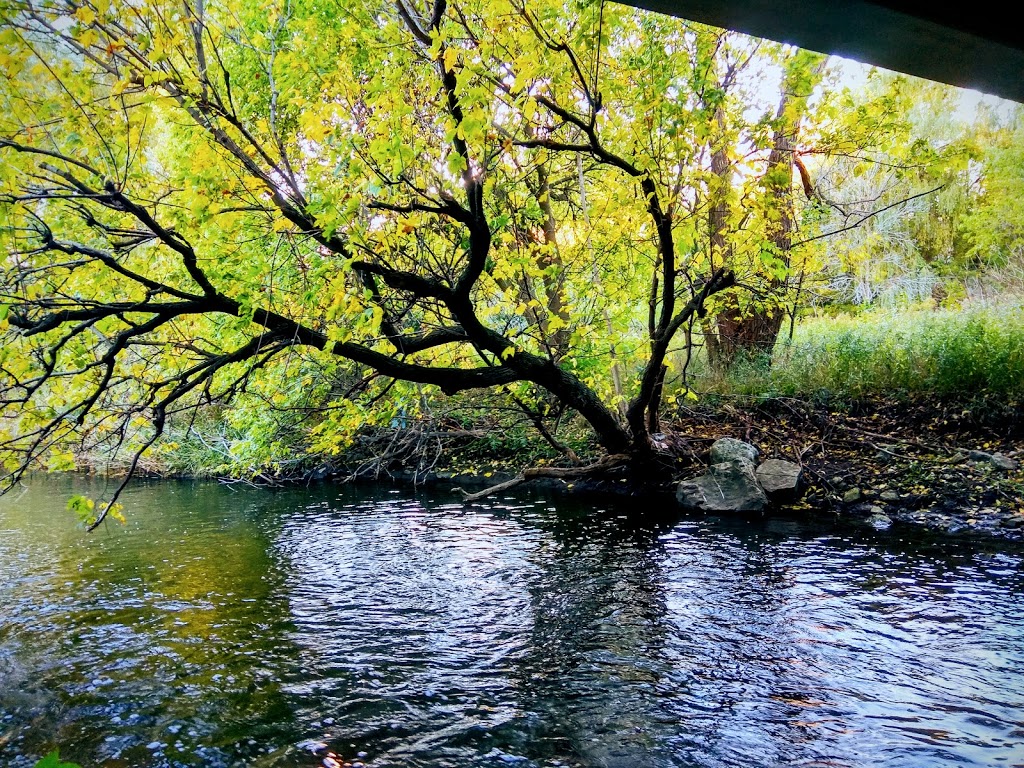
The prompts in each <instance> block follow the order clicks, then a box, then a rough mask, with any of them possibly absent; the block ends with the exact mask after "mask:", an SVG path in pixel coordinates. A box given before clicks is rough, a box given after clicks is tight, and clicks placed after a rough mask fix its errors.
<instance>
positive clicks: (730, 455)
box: [711, 437, 759, 464]
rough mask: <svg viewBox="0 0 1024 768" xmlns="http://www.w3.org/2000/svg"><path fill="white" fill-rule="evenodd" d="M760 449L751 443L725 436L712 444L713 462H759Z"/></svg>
mask: <svg viewBox="0 0 1024 768" xmlns="http://www.w3.org/2000/svg"><path fill="white" fill-rule="evenodd" d="M758 453H759V452H758V450H757V448H755V447H754V446H752V445H751V444H750V443H744V442H743V441H742V440H736V439H735V438H732V437H723V438H722V439H721V440H716V441H715V442H714V444H713V445H712V446H711V463H712V464H723V463H726V462H728V463H730V464H731V463H733V462H736V461H748V462H750V463H751V464H756V463H757V456H758Z"/></svg>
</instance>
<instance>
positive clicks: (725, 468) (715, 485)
mask: <svg viewBox="0 0 1024 768" xmlns="http://www.w3.org/2000/svg"><path fill="white" fill-rule="evenodd" d="M736 442H739V441H736ZM676 500H677V501H678V502H679V503H680V504H681V505H682V506H683V507H684V508H685V509H696V510H700V511H702V512H763V511H764V509H765V507H767V506H768V497H767V496H766V495H765V492H764V490H763V489H762V488H761V486H760V484H759V483H758V482H757V477H756V475H755V474H754V465H753V464H752V463H751V462H749V461H746V460H740V461H736V462H719V463H717V464H712V465H711V466H710V467H709V468H708V473H707V474H706V475H701V476H700V477H698V478H695V479H693V480H684V481H683V482H681V483H679V485H678V486H676Z"/></svg>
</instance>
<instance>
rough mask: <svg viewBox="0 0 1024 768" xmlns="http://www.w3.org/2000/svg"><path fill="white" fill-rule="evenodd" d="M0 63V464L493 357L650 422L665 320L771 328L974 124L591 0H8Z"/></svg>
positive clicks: (20, 463) (248, 436) (205, 445)
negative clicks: (0, 254)
mask: <svg viewBox="0 0 1024 768" xmlns="http://www.w3.org/2000/svg"><path fill="white" fill-rule="evenodd" d="M0 65H2V66H0V69H2V74H0V103H2V105H3V110H2V112H0V154H2V156H3V158H4V162H3V164H2V166H0V241H2V244H3V248H4V250H5V251H6V253H7V259H6V261H5V264H4V271H3V273H2V276H0V336H2V341H3V346H2V347H0V460H2V462H3V465H4V472H5V480H6V482H7V483H12V482H15V481H17V479H18V478H19V477H20V476H21V475H22V474H23V473H24V472H26V471H28V470H29V469H31V468H33V467H36V466H42V467H45V468H48V469H69V468H71V467H73V466H74V465H75V462H76V457H82V456H92V455H99V454H107V455H124V456H128V457H129V458H128V459H127V461H126V462H125V463H126V464H127V469H128V470H129V474H130V472H131V471H133V470H134V469H135V468H136V467H137V466H139V462H140V461H141V460H142V457H143V456H144V455H145V454H146V453H147V451H149V452H151V453H150V455H154V454H155V455H156V456H158V457H163V458H164V459H165V460H167V461H168V462H170V463H177V464H178V465H181V466H184V467H189V466H200V467H203V466H205V467H207V468H209V467H211V466H212V467H214V468H218V469H219V468H223V469H225V470H226V471H230V472H233V473H242V474H256V473H258V472H261V471H263V470H264V469H266V468H269V469H271V470H274V471H279V470H282V469H284V468H285V467H286V466H287V464H288V463H289V462H294V461H301V458H302V456H304V455H306V454H314V455H318V456H327V457H330V456H333V455H337V454H338V453H340V452H342V451H344V450H345V449H347V448H348V447H349V446H350V445H351V444H352V442H353V440H355V439H356V437H357V436H359V435H365V434H368V433H371V432H373V430H374V429H375V428H382V427H384V428H387V427H391V426H393V425H399V426H401V425H404V424H406V423H414V422H417V423H418V420H421V419H430V418H432V417H433V415H435V414H436V411H437V403H438V402H439V401H440V400H441V396H442V395H443V396H444V397H452V396H461V397H467V396H468V397H474V398H475V397H477V393H479V392H480V391H481V390H491V391H494V392H497V393H498V394H497V395H495V398H496V399H494V400H492V399H487V400H486V401H485V400H484V399H483V398H479V401H480V402H481V403H482V404H483V403H486V404H487V405H488V406H490V407H508V408H513V409H514V411H515V413H517V414H521V416H522V418H523V419H524V420H525V421H524V423H525V422H528V423H530V424H531V425H532V426H533V427H534V428H536V429H537V430H538V431H539V432H540V434H542V435H543V436H544V439H545V440H546V441H547V443H548V444H549V446H550V447H551V448H552V449H554V450H558V451H560V452H561V453H562V455H564V456H566V457H567V458H568V459H569V460H573V459H574V458H575V456H576V454H575V452H574V451H573V450H572V446H571V445H569V444H567V443H565V442H564V441H562V440H560V439H559V437H558V435H557V434H556V433H557V431H558V428H559V426H561V425H563V424H565V423H567V422H568V421H569V419H567V418H566V414H569V413H573V412H574V413H576V414H578V415H579V417H580V418H582V420H583V421H585V422H586V423H587V424H588V425H589V427H590V429H591V430H592V432H593V435H594V439H595V440H596V442H597V443H598V444H599V445H600V446H601V447H602V449H603V450H604V451H605V452H607V453H610V454H619V453H628V454H630V455H631V456H633V457H635V458H643V457H645V456H649V454H650V453H651V451H653V450H654V443H652V441H651V438H650V436H651V434H652V433H654V432H657V431H658V429H659V414H660V412H661V410H662V407H663V403H662V400H663V388H664V386H665V381H666V379H667V377H670V376H672V375H674V374H673V372H672V371H670V368H671V365H672V362H673V355H670V350H675V349H677V348H678V347H679V346H680V345H682V346H683V347H684V348H687V349H689V348H691V347H692V346H693V345H694V344H695V339H696V338H697V337H699V335H700V334H699V330H700V325H701V321H702V320H703V319H704V318H706V317H708V316H715V315H716V314H718V315H719V316H721V313H723V312H728V313H729V314H730V316H732V315H737V314H738V315H740V316H742V315H747V314H757V313H759V312H760V313H767V314H768V315H771V317H772V318H773V324H774V332H777V329H778V323H779V322H780V321H781V320H780V315H779V311H780V308H781V307H786V308H787V309H788V311H791V312H793V313H795V312H796V308H797V306H798V305H799V304H800V303H801V302H806V301H807V300H808V298H809V297H813V296H815V295H816V294H815V290H816V289H815V286H814V285H813V284H812V283H813V280H812V279H810V278H809V277H808V276H809V275H812V274H813V273H814V272H817V271H822V270H823V268H825V265H827V264H829V263H834V262H835V260H834V259H833V260H832V262H829V259H828V258H827V256H828V254H826V253H825V251H824V249H825V244H826V242H829V241H830V238H828V237H826V235H834V234H835V233H836V231H839V232H841V233H842V232H849V231H853V230H854V229H855V228H856V227H857V226H858V225H860V224H861V223H863V222H864V221H867V220H869V219H871V218H872V217H873V216H874V214H875V208H876V207H877V206H879V205H881V206H884V207H885V208H886V209H887V210H896V208H897V206H898V205H899V202H900V199H901V196H906V195H907V194H910V193H911V192H912V191H913V190H915V189H917V188H918V186H920V185H927V184H931V183H939V181H936V180H937V179H939V177H941V178H942V179H945V178H947V177H952V176H956V174H957V173H958V172H959V171H958V170H957V169H958V168H959V166H956V162H960V160H955V159H956V158H961V157H962V155H963V153H959V154H958V152H954V151H952V150H950V151H948V152H947V151H945V150H944V149H943V148H942V147H938V146H937V145H936V144H935V142H931V143H930V142H929V141H926V140H919V139H916V138H913V137H912V135H911V122H910V121H908V120H906V119H903V117H902V116H901V115H902V113H903V111H904V110H906V109H908V105H909V104H912V103H913V102H914V100H915V98H916V92H914V91H913V89H912V88H910V87H909V86H907V85H906V83H905V81H904V80H903V79H900V78H896V79H884V78H883V79H882V80H880V81H879V82H881V85H879V86H878V87H877V88H875V90H870V89H869V90H868V92H867V93H866V95H864V94H862V95H860V96H854V95H853V94H850V93H848V92H842V91H835V90H829V89H819V87H818V86H819V84H820V83H821V82H825V83H828V82H830V80H829V78H830V77H831V75H830V74H829V73H828V71H827V67H826V66H825V63H824V61H823V60H822V58H821V57H820V56H817V55H815V54H810V53H808V52H803V51H797V50H794V49H791V48H788V47H786V46H779V45H774V44H768V43H764V42H763V41H756V40H752V39H750V38H746V37H744V36H741V35H736V34H733V33H728V32H725V31H723V30H716V29H713V28H710V27H704V26H701V25H695V24H690V23H687V22H684V21H680V20H678V19H670V18H667V17H663V16H659V15H656V14H652V13H648V12H644V11H638V10H633V9H627V8H623V7H620V6H617V5H614V4H605V3H603V2H597V1H596V0H583V1H582V2H579V3H576V4H575V5H573V6H572V7H571V8H570V7H567V6H565V5H564V4H563V3H561V2H558V1H557V0H538V1H537V2H531V3H529V4H524V3H522V2H521V0H500V2H493V1H491V0H464V1H463V2H458V3H454V2H453V3H448V2H446V1H445V0H435V1H434V2H433V3H430V4H425V3H422V2H420V3H415V2H410V1H409V0H395V2H385V1H384V0H366V2H362V3H357V4H356V3H350V4H346V5H345V7H344V8H335V7H331V8H327V7H325V6H324V5H323V4H320V3H315V2H309V0H243V1H242V2H232V3H226V2H206V3H196V4H180V3H168V2H165V1H164V0H143V1H142V2H139V3H133V4H123V3H111V2H109V1H108V0H83V1H82V2H79V3H75V4H68V5H66V6H57V5H38V4H36V3H35V2H34V1H33V0H0ZM766 82H777V83H778V90H777V92H774V93H772V94H771V96H770V98H768V99H767V100H766V99H765V98H764V97H763V94H764V91H765V90H766V88H765V85H764V84H765V83H766ZM768 90H770V89H768ZM936 98H938V97H936ZM801 157H802V158H804V161H801V163H798V162H797V160H798V159H799V158H801ZM826 161H828V162H833V161H834V162H833V165H832V166H831V170H828V169H827V168H826V165H825V164H826ZM798 165H799V167H800V170H801V173H800V176H801V179H802V182H801V185H800V187H802V188H803V189H804V193H805V194H804V196H803V197H802V198H801V197H800V196H799V195H797V194H794V192H795V190H797V189H798V187H797V186H796V185H795V180H796V178H797V177H796V175H795V168H797V166H798ZM992 167H993V168H996V167H997V164H996V163H995V162H993V163H992ZM878 168H885V169H886V171H885V172H884V173H883V174H882V175H878V176H877V177H876V178H875V189H876V191H875V192H872V193H871V194H869V195H868V196H867V197H866V198H864V199H856V198H850V197H845V195H846V194H847V192H849V191H850V190H851V189H853V188H854V187H853V186H851V182H850V179H854V178H860V177H862V176H871V174H872V173H875V172H876V171H877V169H878ZM879 173H882V172H879ZM805 174H806V176H807V178H804V176H805ZM943 174H945V175H943ZM879 179H881V181H879ZM830 185H831V186H830ZM915 185H917V186H915ZM996 187H997V185H994V184H993V185H990V188H991V189H992V190H995V189H996ZM855 191H856V192H857V193H858V194H860V192H862V191H863V190H861V189H860V188H856V189H855ZM851 200H852V202H851ZM840 214H841V215H840ZM837 215H840V218H838V219H837V218H835V217H836V216H837ZM877 221H881V219H877ZM830 227H831V229H830ZM919 229H923V228H922V227H919ZM794 238H797V240H796V241H794ZM846 250H847V251H848V252H849V253H853V252H855V251H856V252H857V253H858V254H859V255H858V256H857V258H859V259H861V260H864V259H875V257H876V256H877V251H878V248H875V247H862V248H860V249H859V251H858V249H857V248H856V247H853V246H851V247H849V248H847V249H846ZM824 271H825V272H826V273H829V270H828V269H825V270H824ZM829 274H831V276H832V277H835V273H834V271H832V272H831V273H829ZM805 278H808V279H806V280H805ZM772 338H774V336H773V337H772ZM460 393H461V394H460ZM466 393H474V394H472V395H467V394H466ZM517 418H519V416H517ZM585 442H586V441H582V442H580V443H579V444H583V443H585ZM125 482H127V480H126V481H125ZM123 487H124V486H123V485H122V486H121V488H123ZM119 493H120V488H119V489H118V490H116V491H115V493H114V494H113V498H109V499H107V500H106V502H105V503H104V504H102V505H97V504H95V503H93V505H92V506H90V504H89V503H88V500H80V501H76V502H75V505H74V507H73V508H74V511H76V512H77V513H78V514H79V515H80V517H81V518H82V520H83V522H85V523H86V524H87V525H88V526H90V527H94V526H95V525H98V524H99V523H100V522H101V521H102V520H103V519H105V518H106V517H107V516H108V515H110V514H113V512H114V510H116V507H115V506H113V505H114V501H115V499H116V496H117V495H118V494H119Z"/></svg>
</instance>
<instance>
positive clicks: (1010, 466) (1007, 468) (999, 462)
mask: <svg viewBox="0 0 1024 768" xmlns="http://www.w3.org/2000/svg"><path fill="white" fill-rule="evenodd" d="M988 460H989V462H991V464H992V466H993V467H995V468H996V469H1001V470H1003V471H1004V472H1013V470H1015V469H1016V468H1017V467H1018V466H1019V465H1018V464H1017V462H1016V461H1014V460H1013V459H1011V458H1010V457H1009V456H1006V455H1005V454H1002V453H993V454H992V455H991V456H989V458H988Z"/></svg>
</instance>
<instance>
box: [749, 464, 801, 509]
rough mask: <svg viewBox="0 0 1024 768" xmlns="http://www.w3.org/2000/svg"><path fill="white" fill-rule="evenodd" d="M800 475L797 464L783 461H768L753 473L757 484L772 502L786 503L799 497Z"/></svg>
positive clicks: (799, 468)
mask: <svg viewBox="0 0 1024 768" xmlns="http://www.w3.org/2000/svg"><path fill="white" fill-rule="evenodd" d="M802 474H803V469H802V468H801V467H800V465H799V464H794V463H793V462H792V461H785V460H784V459H768V460H767V461H765V462H764V463H762V464H761V466H759V467H758V468H757V470H756V472H755V475H756V477H757V482H759V483H760V484H761V487H762V488H763V489H764V492H765V494H767V496H768V498H769V499H771V500H772V501H788V500H791V499H795V498H796V497H797V496H799V494H800V477H801V475H802Z"/></svg>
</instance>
